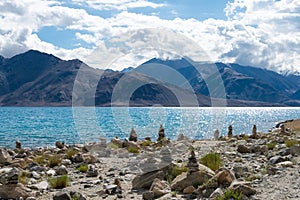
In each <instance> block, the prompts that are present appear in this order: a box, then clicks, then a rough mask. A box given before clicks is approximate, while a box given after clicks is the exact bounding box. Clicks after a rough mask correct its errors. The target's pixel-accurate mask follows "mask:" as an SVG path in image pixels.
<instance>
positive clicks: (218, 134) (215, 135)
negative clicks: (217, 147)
mask: <svg viewBox="0 0 300 200" xmlns="http://www.w3.org/2000/svg"><path fill="white" fill-rule="evenodd" d="M219 137H220V132H219V130H218V129H217V130H215V132H214V139H215V140H218V139H219Z"/></svg>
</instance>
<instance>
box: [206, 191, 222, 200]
mask: <svg viewBox="0 0 300 200" xmlns="http://www.w3.org/2000/svg"><path fill="white" fill-rule="evenodd" d="M223 194H224V192H223V191H222V189H221V188H217V189H216V190H215V191H214V192H213V193H212V194H211V195H210V196H209V199H216V198H217V197H220V196H222V195H223Z"/></svg>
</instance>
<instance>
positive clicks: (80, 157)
mask: <svg viewBox="0 0 300 200" xmlns="http://www.w3.org/2000/svg"><path fill="white" fill-rule="evenodd" d="M71 160H72V162H74V163H81V162H84V158H83V155H82V154H81V153H78V154H76V155H74V156H73V157H72V158H71Z"/></svg>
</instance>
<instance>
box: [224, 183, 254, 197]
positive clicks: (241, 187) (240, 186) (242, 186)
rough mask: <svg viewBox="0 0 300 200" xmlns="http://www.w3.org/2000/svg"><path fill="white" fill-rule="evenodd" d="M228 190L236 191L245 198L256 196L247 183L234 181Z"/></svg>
mask: <svg viewBox="0 0 300 200" xmlns="http://www.w3.org/2000/svg"><path fill="white" fill-rule="evenodd" d="M229 189H233V190H238V191H239V192H241V193H243V194H244V195H246V196H247V197H248V196H251V195H254V194H256V190H255V189H253V188H252V187H251V186H250V183H249V182H241V181H234V182H233V183H232V184H231V185H230V187H229Z"/></svg>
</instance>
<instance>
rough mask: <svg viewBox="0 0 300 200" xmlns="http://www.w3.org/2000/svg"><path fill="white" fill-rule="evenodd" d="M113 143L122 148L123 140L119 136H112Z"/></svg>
mask: <svg viewBox="0 0 300 200" xmlns="http://www.w3.org/2000/svg"><path fill="white" fill-rule="evenodd" d="M111 143H112V144H114V145H116V146H118V148H122V141H121V140H120V139H119V138H118V137H114V138H112V139H111Z"/></svg>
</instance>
